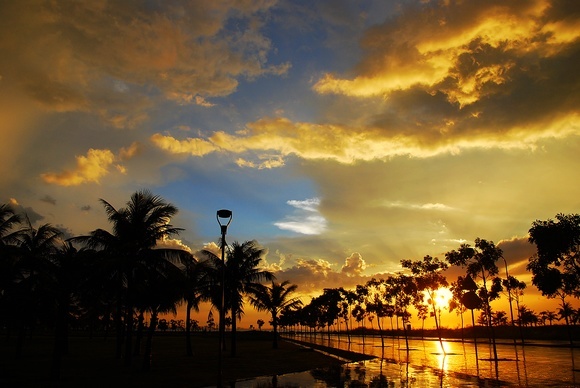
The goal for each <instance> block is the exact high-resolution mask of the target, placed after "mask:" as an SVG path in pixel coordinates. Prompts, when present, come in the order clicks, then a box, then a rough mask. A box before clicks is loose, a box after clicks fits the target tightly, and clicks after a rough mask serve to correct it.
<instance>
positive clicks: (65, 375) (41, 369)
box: [0, 332, 364, 388]
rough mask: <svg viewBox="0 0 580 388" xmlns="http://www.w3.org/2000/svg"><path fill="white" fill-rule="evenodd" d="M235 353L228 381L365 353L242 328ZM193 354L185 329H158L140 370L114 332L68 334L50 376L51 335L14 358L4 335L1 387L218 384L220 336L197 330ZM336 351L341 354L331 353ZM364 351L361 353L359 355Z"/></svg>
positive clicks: (35, 339) (30, 340)
mask: <svg viewBox="0 0 580 388" xmlns="http://www.w3.org/2000/svg"><path fill="white" fill-rule="evenodd" d="M238 336H239V338H238V346H237V355H236V357H233V358H232V357H231V355H230V351H229V342H228V350H227V351H225V352H224V353H223V382H224V385H228V386H229V385H230V384H229V383H230V382H232V381H235V380H239V379H247V378H251V377H257V376H273V375H280V374H285V373H290V372H300V371H305V370H311V369H316V368H321V367H329V366H333V365H338V364H340V363H341V360H344V359H348V360H352V361H356V360H360V359H363V358H364V356H362V355H360V354H356V353H352V352H346V351H342V350H338V349H331V348H325V347H320V346H317V348H319V350H320V349H321V350H323V351H324V352H326V353H328V354H323V353H321V352H319V351H314V350H313V349H312V347H311V346H312V345H308V347H303V346H301V345H299V344H297V343H293V342H288V341H284V340H281V341H279V343H278V345H279V348H278V349H273V348H272V340H271V333H260V332H248V333H239V334H238ZM192 344H193V347H194V352H195V354H194V356H193V357H187V356H186V355H185V337H184V335H183V334H181V333H171V334H169V333H168V334H159V335H158V336H156V337H155V338H154V340H153V357H152V365H151V370H150V371H149V372H143V371H142V370H141V363H142V357H139V356H136V357H135V358H134V360H133V366H132V367H129V368H127V367H124V366H122V361H121V360H118V359H116V358H115V357H114V349H115V341H114V338H112V337H110V338H108V339H107V340H104V339H103V337H99V336H95V337H93V338H92V339H90V338H88V337H86V336H83V335H78V334H77V335H73V336H71V338H70V351H69V355H67V356H65V357H64V358H63V360H62V369H61V378H60V380H59V381H58V382H51V381H50V379H49V378H48V377H49V373H50V364H51V354H52V353H51V352H52V338H51V337H50V336H32V337H27V338H26V343H25V346H24V350H23V353H22V355H21V356H20V357H19V358H15V357H14V355H15V338H10V339H8V340H7V339H6V338H2V339H1V340H0V387H111V388H112V387H118V386H124V387H132V386H139V387H163V386H167V387H172V388H176V387H206V386H215V385H216V382H217V376H218V353H219V352H218V345H217V336H215V335H208V334H205V335H204V334H196V335H194V336H193V338H192ZM329 354H335V355H337V356H339V357H340V359H338V358H336V357H332V356H330V355H329ZM361 357H362V358H361Z"/></svg>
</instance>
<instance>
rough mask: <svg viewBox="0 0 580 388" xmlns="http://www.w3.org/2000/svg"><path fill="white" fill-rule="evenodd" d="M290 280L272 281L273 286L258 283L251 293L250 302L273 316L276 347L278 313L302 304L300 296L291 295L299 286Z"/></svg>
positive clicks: (275, 345) (276, 346)
mask: <svg viewBox="0 0 580 388" xmlns="http://www.w3.org/2000/svg"><path fill="white" fill-rule="evenodd" d="M289 284H290V282H289V281H288V280H285V281H283V282H282V283H276V282H274V281H272V285H271V286H269V287H268V286H265V285H263V284H256V285H254V286H253V287H252V290H251V293H250V295H249V298H250V303H251V304H252V306H254V307H255V308H256V309H257V310H258V311H268V312H269V313H270V315H271V316H272V328H273V329H274V342H273V343H272V346H273V347H274V349H277V348H278V314H279V313H280V312H281V311H282V310H286V309H296V308H299V307H301V306H302V301H301V300H300V298H298V297H291V294H292V293H293V292H294V291H296V289H297V288H298V286H297V285H295V284H292V285H289Z"/></svg>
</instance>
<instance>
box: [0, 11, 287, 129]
mask: <svg viewBox="0 0 580 388" xmlns="http://www.w3.org/2000/svg"><path fill="white" fill-rule="evenodd" d="M273 5H274V4H273V2H260V3H256V4H254V5H252V6H251V7H249V6H248V5H247V4H241V3H240V2H238V1H227V0H226V1H220V2H193V3H192V2H185V1H184V2H180V1H177V2H172V3H171V4H165V3H160V4H158V5H156V6H155V7H144V6H140V5H135V4H133V5H132V4H129V3H117V2H105V3H102V2H98V3H92V2H91V3H86V2H81V3H75V4H72V5H71V4H68V3H67V4H64V3H58V2H56V3H46V2H44V3H39V4H38V6H37V7H32V8H30V6H29V5H28V4H27V3H21V2H13V3H10V4H8V3H2V4H1V5H0V14H2V15H10V18H6V17H5V18H2V23H0V66H1V68H2V69H3V71H4V73H3V74H2V75H1V76H2V77H3V78H6V79H9V80H10V82H11V83H12V86H13V87H15V88H16V89H18V90H21V91H24V92H25V93H26V94H27V95H28V97H29V98H31V99H32V100H33V101H35V102H37V103H38V104H40V105H41V106H43V107H45V108H46V109H48V110H51V111H58V112H68V111H79V110H81V111H88V110H95V111H97V112H101V116H102V117H103V119H105V120H106V121H107V122H108V123H109V124H110V125H112V126H114V127H116V128H119V127H135V126H136V125H138V124H139V123H140V122H142V121H143V120H144V119H146V118H147V116H146V115H145V114H143V113H142V112H140V111H139V110H138V108H139V105H142V101H140V100H141V99H139V98H136V95H139V96H141V97H142V98H143V99H150V98H151V96H152V95H153V94H154V93H149V92H150V91H151V89H150V88H149V89H148V90H147V91H145V90H143V88H142V86H143V85H144V84H146V83H147V84H149V85H151V86H153V87H154V88H156V89H157V91H158V92H159V93H157V95H159V96H162V97H165V98H166V99H168V100H172V101H176V102H178V103H180V104H197V105H201V106H206V107H209V106H212V103H211V102H209V101H207V98H208V97H215V96H226V95H229V94H231V93H232V92H234V91H235V90H236V88H237V86H238V80H237V78H238V77H246V78H255V77H258V76H261V75H263V74H276V75H280V74H285V73H286V72H287V71H288V69H289V66H290V65H289V64H287V63H283V64H277V65H270V64H268V63H267V62H268V53H269V52H270V51H271V49H272V47H271V41H270V40H269V39H268V38H267V37H266V36H264V35H263V34H262V32H261V27H262V24H263V21H262V20H261V19H262V18H263V15H264V11H266V10H268V9H269V8H270V7H272V6H273ZM231 17H238V18H244V19H246V20H247V21H248V23H247V24H245V27H244V28H240V29H239V30H237V31H236V34H224V33H223V31H224V29H225V28H226V26H227V23H228V21H229V19H230V18H231ZM128 92H130V93H128ZM120 101H122V104H119V102H120ZM119 105H121V106H123V107H124V108H125V109H126V111H123V112H114V113H113V112H109V111H115V110H116V109H117V108H118V107H119ZM135 105H137V110H138V111H137V112H136V113H135V112H132V109H134V108H135Z"/></svg>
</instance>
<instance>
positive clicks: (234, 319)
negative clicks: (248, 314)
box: [230, 309, 238, 357]
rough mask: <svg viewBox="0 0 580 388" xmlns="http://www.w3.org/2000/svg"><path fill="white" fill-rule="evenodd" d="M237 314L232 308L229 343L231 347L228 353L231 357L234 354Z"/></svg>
mask: <svg viewBox="0 0 580 388" xmlns="http://www.w3.org/2000/svg"><path fill="white" fill-rule="evenodd" d="M236 315H237V314H234V311H233V309H232V345H231V347H232V348H231V349H230V354H231V356H232V357H235V356H236V330H237V321H238V320H237V317H236Z"/></svg>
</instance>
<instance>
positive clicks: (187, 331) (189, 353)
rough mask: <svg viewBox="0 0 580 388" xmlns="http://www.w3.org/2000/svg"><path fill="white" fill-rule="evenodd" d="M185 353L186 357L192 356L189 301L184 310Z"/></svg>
mask: <svg viewBox="0 0 580 388" xmlns="http://www.w3.org/2000/svg"><path fill="white" fill-rule="evenodd" d="M185 353H186V354H187V356H188V357H191V356H193V349H192V348H191V302H190V301H189V300H188V301H187V306H186V308H185Z"/></svg>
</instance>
